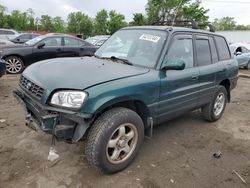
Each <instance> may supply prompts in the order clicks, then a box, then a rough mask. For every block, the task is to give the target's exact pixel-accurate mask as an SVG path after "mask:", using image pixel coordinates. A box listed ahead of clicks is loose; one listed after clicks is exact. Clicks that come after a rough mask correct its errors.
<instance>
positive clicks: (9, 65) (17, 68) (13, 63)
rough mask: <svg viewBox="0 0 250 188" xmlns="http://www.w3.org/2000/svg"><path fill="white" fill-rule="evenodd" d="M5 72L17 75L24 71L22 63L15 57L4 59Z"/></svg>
mask: <svg viewBox="0 0 250 188" xmlns="http://www.w3.org/2000/svg"><path fill="white" fill-rule="evenodd" d="M5 61H6V72H7V73H9V74H19V73H21V72H22V71H23V69H24V63H23V61H22V59H20V58H19V57H17V56H9V57H7V58H5Z"/></svg>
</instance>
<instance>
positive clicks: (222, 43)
mask: <svg viewBox="0 0 250 188" xmlns="http://www.w3.org/2000/svg"><path fill="white" fill-rule="evenodd" d="M214 38H215V41H216V44H217V48H218V53H219V59H220V60H227V59H230V58H231V55H230V52H229V49H228V46H227V42H226V40H225V39H224V38H223V37H218V36H215V37H214Z"/></svg>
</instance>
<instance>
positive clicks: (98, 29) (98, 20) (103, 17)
mask: <svg viewBox="0 0 250 188" xmlns="http://www.w3.org/2000/svg"><path fill="white" fill-rule="evenodd" d="M108 17H109V15H108V12H107V11H106V10H104V9H103V10H101V11H99V12H97V14H96V17H95V23H94V33H95V35H105V34H107V32H108Z"/></svg>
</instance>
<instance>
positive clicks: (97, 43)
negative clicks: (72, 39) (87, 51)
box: [85, 35, 110, 47]
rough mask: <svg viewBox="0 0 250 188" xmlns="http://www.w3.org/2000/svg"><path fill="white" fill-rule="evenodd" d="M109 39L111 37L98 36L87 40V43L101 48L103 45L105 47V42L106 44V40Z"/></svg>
mask: <svg viewBox="0 0 250 188" xmlns="http://www.w3.org/2000/svg"><path fill="white" fill-rule="evenodd" d="M109 37H110V35H97V36H94V37H90V38H87V39H86V40H85V41H87V42H89V43H91V44H93V45H95V46H98V47H100V46H101V45H103V43H104V42H106V40H108V38H109Z"/></svg>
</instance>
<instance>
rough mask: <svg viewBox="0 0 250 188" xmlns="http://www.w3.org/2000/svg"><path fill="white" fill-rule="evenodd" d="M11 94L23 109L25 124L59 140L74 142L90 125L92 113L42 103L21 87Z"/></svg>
mask: <svg viewBox="0 0 250 188" xmlns="http://www.w3.org/2000/svg"><path fill="white" fill-rule="evenodd" d="M13 95H14V97H15V98H16V99H17V101H18V103H19V104H20V105H21V106H22V107H23V109H24V112H25V116H26V125H27V126H28V127H29V128H31V129H33V130H36V131H38V130H42V131H43V132H45V133H48V134H52V135H54V136H55V137H56V138H57V139H59V140H65V141H67V142H71V143H75V142H77V141H79V140H80V139H81V138H82V137H83V135H84V134H85V132H86V130H87V129H88V127H89V125H90V120H91V117H92V114H83V113H78V112H74V111H69V110H64V109H58V108H55V107H50V106H45V105H42V104H41V103H39V102H37V101H36V100H35V99H33V98H32V97H31V96H29V95H28V94H27V93H26V92H25V91H23V90H22V89H20V90H19V89H18V90H15V91H13Z"/></svg>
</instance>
